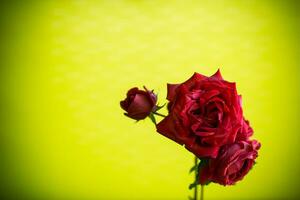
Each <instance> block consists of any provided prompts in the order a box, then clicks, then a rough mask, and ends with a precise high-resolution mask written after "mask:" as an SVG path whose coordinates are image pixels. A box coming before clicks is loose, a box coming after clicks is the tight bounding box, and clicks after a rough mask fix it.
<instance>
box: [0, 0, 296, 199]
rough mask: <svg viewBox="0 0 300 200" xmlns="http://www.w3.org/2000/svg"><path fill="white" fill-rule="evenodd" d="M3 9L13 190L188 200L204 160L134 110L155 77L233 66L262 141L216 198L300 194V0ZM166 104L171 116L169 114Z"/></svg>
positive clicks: (4, 172) (5, 113)
mask: <svg viewBox="0 0 300 200" xmlns="http://www.w3.org/2000/svg"><path fill="white" fill-rule="evenodd" d="M0 7H1V14H0V16H1V47H0V48H1V61H0V62H1V104H2V105H3V106H1V108H2V111H1V114H2V116H1V122H2V125H1V147H0V148H1V160H3V161H1V172H0V173H1V177H2V178H1V188H2V189H1V195H2V196H4V195H6V196H7V195H9V196H10V197H14V198H19V199H25V198H28V199H35V198H36V199H87V200H88V199H187V196H188V195H189V194H191V192H190V191H189V190H188V188H187V186H188V184H189V183H190V182H192V179H193V176H192V175H189V174H188V170H189V168H190V166H192V164H193V156H192V155H191V154H190V153H189V152H187V151H186V150H185V149H184V148H183V147H181V146H179V145H177V144H175V143H173V142H172V141H170V140H168V139H166V138H164V137H163V136H161V135H159V134H157V133H155V130H154V127H153V125H152V124H151V123H150V122H149V121H148V120H146V121H143V122H139V123H137V124H135V123H134V122H133V121H132V120H130V119H128V118H125V117H124V116H123V113H122V110H121V109H120V108H119V101H120V100H121V99H122V98H124V97H125V92H126V91H127V89H128V88H130V87H132V86H143V85H146V86H147V87H149V88H153V89H155V91H157V92H159V98H160V99H159V101H160V102H161V103H163V102H165V96H166V83H167V82H181V81H184V80H185V79H187V78H188V77H190V76H191V75H192V74H193V72H195V71H197V72H199V73H203V74H206V75H211V74H212V73H214V72H215V71H216V70H217V68H220V69H221V71H222V74H223V76H224V77H225V79H228V80H230V81H236V82H237V86H238V91H239V93H241V94H242V95H243V105H244V112H245V115H246V117H247V118H248V119H250V121H251V124H252V125H253V127H254V130H255V138H257V139H258V140H260V141H261V143H262V148H261V150H260V156H259V158H258V164H257V165H256V166H255V167H254V169H253V170H252V171H251V172H250V173H249V175H248V176H247V177H245V179H244V181H242V182H239V183H238V184H236V185H235V186H232V187H223V186H218V185H213V184H211V185H209V186H208V187H207V188H206V191H205V197H206V199H207V200H209V199H267V198H269V199H274V198H285V199H288V198H293V197H296V196H298V195H300V193H299V188H298V182H299V178H300V173H299V167H300V157H299V151H300V147H299V145H300V142H299V141H300V134H299V128H300V125H299V117H300V114H299V111H300V107H299V100H300V95H299V89H300V87H299V86H300V81H299V78H300V69H299V64H300V59H299V58H300V56H299V55H300V47H299V44H300V39H299V34H300V28H299V24H300V17H299V16H300V14H299V10H300V6H299V1H284V0H282V1H250V0H249V1H246V0H245V1H244V0H240V1H237V0H227V1H220V0H215V1H158V0H157V1H133V0H132V1H92V0H91V1H84V0H82V1H67V0H65V1H32V2H30V1H24V2H21V1H12V2H10V3H3V2H1V3H0ZM163 112H166V110H164V111H163Z"/></svg>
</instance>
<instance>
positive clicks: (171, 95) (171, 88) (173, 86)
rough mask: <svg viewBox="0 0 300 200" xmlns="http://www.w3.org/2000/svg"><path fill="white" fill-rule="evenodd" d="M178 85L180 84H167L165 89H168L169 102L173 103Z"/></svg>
mask: <svg viewBox="0 0 300 200" xmlns="http://www.w3.org/2000/svg"><path fill="white" fill-rule="evenodd" d="M179 85H180V84H170V83H168V84H167V89H168V92H167V99H168V100H169V101H173V100H174V97H175V95H176V89H177V88H178V86H179Z"/></svg>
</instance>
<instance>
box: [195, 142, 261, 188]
mask: <svg viewBox="0 0 300 200" xmlns="http://www.w3.org/2000/svg"><path fill="white" fill-rule="evenodd" d="M259 148H260V143H259V142H258V141H256V140H253V141H239V142H236V143H233V144H230V145H225V146H223V147H222V148H221V150H220V152H219V155H218V157H217V158H215V159H209V161H208V163H207V164H206V165H204V166H203V168H202V169H200V174H199V175H200V181H199V182H200V184H206V183H208V182H210V181H212V182H215V183H219V184H222V185H233V184H234V183H236V182H237V181H239V180H242V179H243V177H244V176H245V175H246V174H247V173H248V172H249V170H250V169H251V168H252V166H253V164H254V163H255V159H256V157H257V155H258V154H257V151H258V149H259Z"/></svg>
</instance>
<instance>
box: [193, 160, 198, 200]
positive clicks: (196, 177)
mask: <svg viewBox="0 0 300 200" xmlns="http://www.w3.org/2000/svg"><path fill="white" fill-rule="evenodd" d="M197 165H198V158H197V156H195V168H196V169H197ZM197 179H198V172H197V170H195V182H197ZM197 194H198V186H197V185H196V186H195V188H194V200H197Z"/></svg>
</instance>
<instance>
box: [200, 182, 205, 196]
mask: <svg viewBox="0 0 300 200" xmlns="http://www.w3.org/2000/svg"><path fill="white" fill-rule="evenodd" d="M203 199H204V185H201V196H200V200H203Z"/></svg>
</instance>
